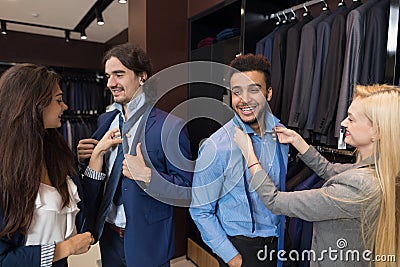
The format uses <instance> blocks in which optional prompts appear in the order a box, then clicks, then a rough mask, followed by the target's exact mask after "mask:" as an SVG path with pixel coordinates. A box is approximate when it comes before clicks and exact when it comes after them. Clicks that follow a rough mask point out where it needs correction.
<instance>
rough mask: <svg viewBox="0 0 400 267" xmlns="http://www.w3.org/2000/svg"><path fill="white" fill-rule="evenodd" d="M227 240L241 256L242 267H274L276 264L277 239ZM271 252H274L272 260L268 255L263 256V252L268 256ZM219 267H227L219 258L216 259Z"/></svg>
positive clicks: (237, 237) (236, 238) (231, 238)
mask: <svg viewBox="0 0 400 267" xmlns="http://www.w3.org/2000/svg"><path fill="white" fill-rule="evenodd" d="M228 238H229V240H230V241H231V242H232V244H233V245H234V246H235V248H236V249H237V250H238V251H239V253H240V254H241V255H242V267H258V266H262V267H265V266H270V267H276V264H277V248H278V238H277V237H254V238H250V237H246V236H240V235H239V236H228ZM271 250H275V253H273V254H272V256H273V257H272V260H271V259H270V258H269V255H268V256H267V257H266V256H265V251H267V253H268V254H269V252H270V251H271ZM218 263H219V266H220V267H228V264H226V263H225V262H224V261H223V260H222V259H221V258H220V257H218Z"/></svg>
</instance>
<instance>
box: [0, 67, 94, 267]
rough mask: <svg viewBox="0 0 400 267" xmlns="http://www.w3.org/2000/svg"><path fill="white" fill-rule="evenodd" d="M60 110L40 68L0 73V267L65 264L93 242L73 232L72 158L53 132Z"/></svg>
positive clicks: (48, 75) (51, 75)
mask: <svg viewBox="0 0 400 267" xmlns="http://www.w3.org/2000/svg"><path fill="white" fill-rule="evenodd" d="M67 108H68V107H67V105H66V104H65V103H64V102H63V99H62V91H61V89H60V87H59V76H58V75H57V74H56V73H55V72H52V71H49V70H48V69H46V68H44V67H40V66H36V65H33V64H18V65H15V66H13V67H11V68H10V69H8V70H7V71H6V72H5V73H4V74H3V75H2V77H1V78H0V132H1V133H2V135H3V138H2V141H1V142H0V155H1V156H0V184H1V186H0V266H32V267H33V266H34V267H39V266H40V267H46V266H67V257H68V256H69V255H74V254H81V253H85V252H87V251H88V250H89V248H90V245H91V243H92V242H93V238H92V236H91V234H90V233H89V232H86V233H82V234H77V227H76V223H78V222H77V220H76V215H77V213H78V212H79V208H78V206H77V203H78V202H79V201H80V198H79V195H78V191H77V186H76V185H75V184H74V182H73V181H72V179H71V178H70V177H72V175H73V174H74V172H75V168H74V157H73V154H72V151H71V150H70V149H69V147H68V145H67V143H66V142H65V140H64V139H63V137H62V136H61V134H60V133H59V132H58V131H57V129H56V128H59V127H61V115H62V114H63V112H64V111H65V110H66V109H67ZM79 229H80V227H79Z"/></svg>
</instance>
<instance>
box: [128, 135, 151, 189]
mask: <svg viewBox="0 0 400 267" xmlns="http://www.w3.org/2000/svg"><path fill="white" fill-rule="evenodd" d="M122 173H123V174H124V175H125V176H126V177H128V178H130V179H132V180H138V181H142V182H145V183H149V182H150V178H151V169H150V168H149V167H147V166H146V163H145V162H144V159H143V155H142V150H141V149H140V143H138V144H137V145H136V156H133V155H130V154H125V159H124V161H123V162H122Z"/></svg>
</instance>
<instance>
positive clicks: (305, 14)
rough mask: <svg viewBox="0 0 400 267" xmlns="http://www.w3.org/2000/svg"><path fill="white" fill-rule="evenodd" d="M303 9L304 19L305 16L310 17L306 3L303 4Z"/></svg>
mask: <svg viewBox="0 0 400 267" xmlns="http://www.w3.org/2000/svg"><path fill="white" fill-rule="evenodd" d="M303 8H304V10H305V11H304V13H303V17H305V16H307V15H308V9H307V7H306V3H304V4H303Z"/></svg>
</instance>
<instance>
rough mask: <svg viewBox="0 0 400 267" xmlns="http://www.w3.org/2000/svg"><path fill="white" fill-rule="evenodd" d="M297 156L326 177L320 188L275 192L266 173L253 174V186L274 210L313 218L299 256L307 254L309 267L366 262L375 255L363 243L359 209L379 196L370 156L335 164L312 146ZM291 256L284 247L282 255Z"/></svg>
mask: <svg viewBox="0 0 400 267" xmlns="http://www.w3.org/2000/svg"><path fill="white" fill-rule="evenodd" d="M299 157H300V158H301V160H302V161H304V163H306V164H307V165H308V166H309V167H310V168H311V169H313V170H314V171H315V172H316V173H317V174H318V175H319V176H320V177H322V178H323V179H326V182H325V183H324V185H323V186H322V187H321V188H320V189H313V190H306V191H296V192H279V191H278V190H277V189H276V187H275V185H274V184H273V183H272V181H271V180H270V179H269V178H268V176H267V174H266V173H265V172H264V171H259V172H257V173H256V174H255V175H254V177H253V179H252V181H251V186H252V187H253V188H255V189H256V191H257V193H258V194H259V196H260V198H261V199H262V201H263V203H264V204H265V205H266V206H267V207H268V208H269V209H270V210H271V211H272V212H273V213H276V214H283V215H286V216H289V217H298V218H301V219H303V220H306V221H312V222H314V227H313V238H312V248H311V251H309V253H306V254H304V256H303V259H307V258H308V256H309V255H311V260H310V263H311V266H329V267H331V266H338V267H339V266H340V267H342V266H369V261H365V260H364V259H368V258H371V259H372V257H373V255H372V254H371V253H369V251H367V250H366V249H365V247H364V245H363V240H362V234H361V217H362V210H363V208H364V207H366V206H368V205H371V204H372V203H373V202H374V203H376V202H380V199H381V194H380V190H379V188H380V186H379V183H378V181H377V179H376V178H375V176H374V170H373V169H371V168H365V167H367V166H373V162H372V160H371V159H366V160H364V161H362V162H360V163H358V164H333V163H330V162H329V161H327V160H326V159H325V158H324V157H323V156H322V155H320V154H319V153H318V152H317V150H315V148H313V147H310V149H308V151H307V152H306V153H304V154H303V155H301V156H299ZM313 252H315V255H316V257H315V259H316V260H313ZM291 255H292V257H291V258H292V259H293V258H296V257H297V256H296V255H295V253H293V252H292V254H291ZM289 256H290V255H289V252H288V251H286V254H285V255H284V257H286V258H287V259H289ZM299 259H302V255H301V254H300V255H299ZM357 259H359V260H357Z"/></svg>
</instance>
